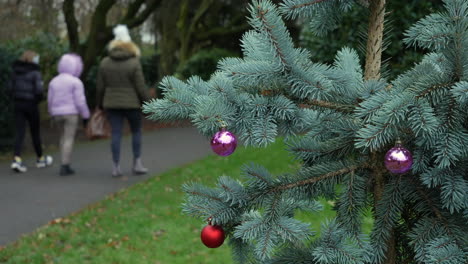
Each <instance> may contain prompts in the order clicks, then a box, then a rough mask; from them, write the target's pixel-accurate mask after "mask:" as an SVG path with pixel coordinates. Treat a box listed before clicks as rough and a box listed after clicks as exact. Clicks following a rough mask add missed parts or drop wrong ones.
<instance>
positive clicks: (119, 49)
mask: <svg viewBox="0 0 468 264" xmlns="http://www.w3.org/2000/svg"><path fill="white" fill-rule="evenodd" d="M140 54H141V52H140V49H139V48H138V46H137V45H136V44H135V43H133V42H131V41H121V40H113V41H111V42H110V43H109V57H111V58H112V59H115V60H126V59H128V58H131V57H140Z"/></svg>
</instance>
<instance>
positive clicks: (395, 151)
mask: <svg viewBox="0 0 468 264" xmlns="http://www.w3.org/2000/svg"><path fill="white" fill-rule="evenodd" d="M384 163H385V167H386V168H387V169H388V170H389V171H390V172H392V173H397V174H401V173H405V172H408V171H409V170H410V169H411V166H412V165H413V156H412V155H411V152H410V151H409V150H407V149H406V148H404V147H403V146H402V145H401V144H399V143H397V144H396V145H395V147H393V148H391V149H390V150H389V151H388V152H387V154H385V161H384Z"/></svg>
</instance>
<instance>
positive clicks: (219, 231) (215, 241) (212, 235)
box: [200, 224, 225, 248]
mask: <svg viewBox="0 0 468 264" xmlns="http://www.w3.org/2000/svg"><path fill="white" fill-rule="evenodd" d="M200 237H201V241H202V242H203V244H205V246H207V247H209V248H217V247H219V246H221V245H222V244H223V243H224V238H225V237H224V230H223V228H222V227H221V226H217V225H211V224H208V225H207V226H205V227H204V228H203V230H202V231H201V235H200Z"/></svg>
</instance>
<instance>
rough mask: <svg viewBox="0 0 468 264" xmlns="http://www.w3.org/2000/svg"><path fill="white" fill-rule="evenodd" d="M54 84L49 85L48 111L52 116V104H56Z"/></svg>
mask: <svg viewBox="0 0 468 264" xmlns="http://www.w3.org/2000/svg"><path fill="white" fill-rule="evenodd" d="M53 87H54V83H53V82H50V83H49V89H47V109H49V114H50V115H52V103H53V102H54V88H53Z"/></svg>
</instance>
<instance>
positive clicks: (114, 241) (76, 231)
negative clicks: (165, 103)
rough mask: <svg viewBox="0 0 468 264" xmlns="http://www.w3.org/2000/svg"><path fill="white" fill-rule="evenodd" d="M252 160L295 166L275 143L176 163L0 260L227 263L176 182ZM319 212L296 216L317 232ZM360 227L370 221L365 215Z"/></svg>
mask: <svg viewBox="0 0 468 264" xmlns="http://www.w3.org/2000/svg"><path fill="white" fill-rule="evenodd" d="M251 162H254V163H256V164H260V165H262V166H264V167H266V168H267V169H268V170H269V171H270V172H271V173H273V174H279V173H284V172H288V171H292V170H294V169H296V168H298V167H299V163H298V162H297V161H294V160H293V157H292V156H290V154H289V153H288V152H286V150H285V145H284V143H283V142H282V140H277V142H275V143H274V144H271V145H270V146H268V147H267V148H251V147H249V148H245V147H240V148H238V149H237V150H236V152H235V153H234V154H233V155H231V156H229V157H218V156H215V155H210V156H209V157H207V158H205V159H202V160H200V161H197V162H193V163H191V164H187V165H185V166H183V167H179V168H176V169H172V170H170V171H167V172H165V173H163V174H159V175H154V176H153V177H151V178H150V179H148V180H146V181H144V182H141V183H138V184H136V185H134V186H132V187H130V188H128V189H124V190H121V191H120V192H117V193H114V194H112V195H109V196H108V197H107V198H106V199H104V200H102V201H101V202H98V203H96V204H92V205H89V206H88V207H87V208H84V209H82V210H81V211H79V212H76V213H74V214H72V215H69V216H67V217H65V218H59V219H55V220H52V221H51V222H50V223H49V224H48V225H46V226H43V227H41V228H39V229H38V230H36V231H35V232H33V233H30V234H25V235H24V236H23V237H22V238H21V239H19V240H18V241H17V242H15V243H13V244H10V245H7V246H5V247H3V248H1V249H0V263H9V264H19V263H21V264H26V263H27V264H42V263H44V264H52V263H54V264H55V263H57V264H58V263H60V264H62V263H66V264H68V263H70V264H78V263H80V264H86V263H89V264H91V263H92V264H127V263H129V264H146V263H148V264H179V263H180V264H182V263H184V264H185V263H190V264H197V263H200V264H201V263H203V264H210V263H213V264H214V263H223V264H229V263H232V260H231V252H230V249H229V247H228V246H227V245H226V244H227V243H226V244H225V245H223V246H221V247H220V248H217V249H209V248H206V247H205V246H204V245H203V244H202V243H201V241H200V231H201V229H202V228H203V226H204V225H205V224H206V223H204V222H203V221H201V220H200V219H195V218H192V217H190V216H187V215H185V214H183V213H182V210H181V204H182V203H183V200H184V193H183V192H182V191H181V186H182V184H183V183H186V182H189V181H196V182H201V183H204V184H206V185H208V186H214V185H215V183H216V181H217V178H218V177H219V176H222V175H228V176H232V177H235V178H239V179H240V178H241V176H240V175H241V168H242V166H243V165H244V164H246V163H251ZM321 202H322V204H323V205H324V210H323V211H322V212H320V213H318V214H317V213H315V214H313V215H311V214H306V213H300V214H299V215H298V217H299V218H300V219H302V220H305V221H308V222H310V223H311V228H313V229H314V230H316V231H319V228H320V223H321V222H323V221H325V220H326V219H331V218H333V217H334V215H335V214H334V212H333V211H332V209H331V208H332V206H333V201H326V200H321ZM364 222H365V223H364V230H365V231H366V232H369V230H370V228H371V225H372V221H370V218H366V219H365V221H364Z"/></svg>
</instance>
